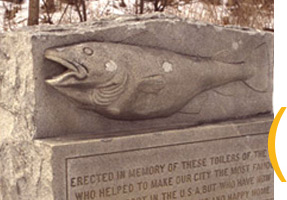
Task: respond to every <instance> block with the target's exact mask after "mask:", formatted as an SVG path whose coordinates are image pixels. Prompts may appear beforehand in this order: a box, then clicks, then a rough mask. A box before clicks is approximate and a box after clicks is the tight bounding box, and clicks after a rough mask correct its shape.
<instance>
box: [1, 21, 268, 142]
mask: <svg viewBox="0 0 287 200" xmlns="http://www.w3.org/2000/svg"><path fill="white" fill-rule="evenodd" d="M1 38H2V39H1V47H0V52H1V53H0V55H1V58H2V57H3V58H4V59H1V62H2V63H1V66H0V73H1V76H0V77H2V78H1V100H0V102H1V104H0V105H1V106H0V107H1V116H4V117H1V120H0V124H1V125H2V124H4V127H5V128H4V129H2V130H1V133H2V135H4V138H6V137H15V138H32V137H34V138H44V137H52V136H59V135H67V134H78V133H81V134H86V133H92V134H98V135H102V134H106V135H108V134H110V135H116V134H126V133H134V132H135V131H136V132H137V133H141V132H149V131H152V130H163V129H170V128H179V127H189V126H192V125H198V124H202V123H211V122H216V121H223V120H230V119H237V118H245V117H248V116H256V115H260V114H262V113H272V73H273V34H271V33H267V32H260V31H255V30H249V29H239V28H224V27H219V26H213V25H209V24H202V23H199V22H192V21H186V20H182V19H178V18H176V17H169V16H163V15H155V16H145V17H142V18H136V17H123V18H117V19H114V20H112V21H109V20H102V21H98V22H94V23H87V24H81V25H73V26H62V27H61V26H60V27H56V26H51V27H47V26H42V27H35V28H33V29H24V30H22V31H18V32H14V33H9V34H7V35H3V36H1ZM89 41H93V42H95V41H96V42H111V43H120V44H127V45H136V46H144V47H147V48H152V49H159V50H164V51H169V52H173V53H175V54H180V55H185V56H187V57H192V58H193V59H195V60H196V59H197V60H201V59H211V60H212V59H215V60H216V61H219V62H224V63H231V64H232V63H238V62H242V61H246V59H247V57H248V55H252V56H250V57H251V58H252V62H251V63H250V69H253V68H254V66H260V67H259V68H257V69H256V70H257V72H256V74H257V76H258V77H257V78H256V81H255V82H254V81H253V82H252V80H251V81H250V82H248V81H247V84H244V83H243V82H242V81H236V82H232V83H229V84H225V85H223V86H221V87H217V88H215V89H211V90H207V91H206V92H203V93H201V94H200V95H197V96H195V97H194V98H193V99H192V101H190V103H189V104H188V105H186V108H187V110H188V111H189V110H190V108H196V109H197V110H196V111H195V113H193V112H191V114H190V113H189V112H187V113H189V114H186V113H185V112H183V113H180V112H178V113H175V114H173V115H169V116H168V117H165V118H157V119H153V120H138V121H132V122H131V121H121V120H112V119H108V118H106V117H105V116H102V115H99V114H97V113H95V112H90V111H87V110H85V109H80V108H78V107H77V105H76V104H74V102H72V101H70V100H69V99H67V98H66V97H65V96H64V95H62V94H60V93H58V92H57V91H56V90H55V89H54V88H53V87H51V86H49V85H48V84H46V83H45V80H46V79H50V78H52V77H53V76H56V75H59V74H60V73H62V72H63V70H64V68H63V67H61V65H59V64H57V63H55V62H52V61H49V60H48V59H46V58H45V56H44V53H45V51H46V50H47V49H48V48H53V47H62V46H66V45H72V44H78V43H82V42H89ZM2 44H3V45H2ZM262 45H263V46H264V47H262ZM259 47H262V48H259ZM258 49H259V51H256V50H258ZM166 66H167V65H165V69H166V70H168V71H169V70H170V69H167V68H166ZM211 66H212V65H211ZM255 68H256V67H255ZM222 73H223V74H224V72H222ZM226 76H229V74H228V73H226ZM207 84H208V83H207ZM258 85H259V86H260V87H259V89H260V90H258V91H257V90H256V89H257V86H258ZM250 86H255V87H250ZM184 111H185V110H184ZM184 113H185V114H184ZM25 127H27V128H25ZM139 127H140V128H139ZM23 128H24V129H25V130H23V131H22V129H23ZM12 132H13V133H12ZM11 133H12V134H11Z"/></svg>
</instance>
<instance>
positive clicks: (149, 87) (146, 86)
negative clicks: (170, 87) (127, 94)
mask: <svg viewBox="0 0 287 200" xmlns="http://www.w3.org/2000/svg"><path fill="white" fill-rule="evenodd" d="M165 84H166V82H165V80H164V78H163V77H162V76H161V75H156V76H150V77H146V78H144V80H143V81H142V82H141V83H140V84H139V86H138V90H139V91H141V92H144V93H152V94H157V93H159V92H160V91H161V90H162V89H163V88H164V87H165Z"/></svg>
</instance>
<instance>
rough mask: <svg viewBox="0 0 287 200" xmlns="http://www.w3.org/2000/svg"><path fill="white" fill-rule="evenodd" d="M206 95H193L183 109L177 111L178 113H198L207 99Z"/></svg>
mask: <svg viewBox="0 0 287 200" xmlns="http://www.w3.org/2000/svg"><path fill="white" fill-rule="evenodd" d="M207 99H208V95H207V94H206V93H202V94H199V95H198V96H196V97H194V98H193V99H192V100H191V101H190V102H189V103H188V104H187V105H186V106H185V107H184V108H183V109H181V110H180V111H179V113H180V114H193V115H195V114H199V113H200V112H201V110H202V108H203V105H204V103H205V102H206V101H207Z"/></svg>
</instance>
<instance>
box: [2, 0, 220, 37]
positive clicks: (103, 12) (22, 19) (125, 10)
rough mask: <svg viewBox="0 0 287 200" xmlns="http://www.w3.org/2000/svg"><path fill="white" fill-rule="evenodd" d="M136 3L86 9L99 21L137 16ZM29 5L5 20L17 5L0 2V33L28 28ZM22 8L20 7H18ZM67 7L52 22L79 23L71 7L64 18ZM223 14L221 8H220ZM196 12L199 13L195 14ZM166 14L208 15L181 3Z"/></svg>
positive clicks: (106, 2) (111, 2) (108, 1)
mask: <svg viewBox="0 0 287 200" xmlns="http://www.w3.org/2000/svg"><path fill="white" fill-rule="evenodd" d="M135 2H136V0H125V3H126V7H122V6H120V3H121V0H88V1H86V7H87V15H88V20H95V19H99V18H101V17H105V16H107V15H111V14H115V15H124V14H125V15H126V14H135V13H136V8H135ZM28 3H29V0H26V1H25V2H24V4H22V5H21V10H19V11H18V12H17V13H16V17H15V18H14V19H12V20H7V19H6V20H5V18H4V13H5V8H9V9H12V7H15V6H16V5H14V6H13V5H12V4H11V3H8V2H3V1H2V2H1V1H0V17H1V18H0V19H1V20H0V32H3V31H9V30H13V29H15V28H18V27H22V26H26V24H27V18H28ZM55 4H56V6H57V7H58V8H59V7H60V1H59V0H55ZM41 5H43V2H42V0H41ZM17 6H18V7H20V6H19V5H17ZM66 7H67V4H62V5H61V10H58V11H56V12H55V13H52V14H51V18H52V22H53V23H54V24H58V23H59V21H60V19H61V18H62V19H61V22H60V23H72V22H78V21H79V16H78V13H77V12H76V10H75V7H72V6H69V7H68V8H67V11H66V14H65V15H64V16H63V17H62V15H63V12H64V10H65V8H66ZM218 9H219V11H218V12H221V11H220V10H221V8H218ZM195 10H196V11H197V12H195ZM152 11H153V4H152V3H150V4H145V13H146V12H152ZM165 12H166V13H169V14H174V15H178V16H181V17H187V18H196V19H202V18H203V17H205V15H206V9H205V8H204V5H203V4H202V3H200V2H198V3H194V4H185V3H184V2H181V3H179V4H178V6H177V7H176V8H170V7H168V8H166V10H165ZM45 19H47V14H46V13H45V12H44V10H43V9H41V14H40V23H44V21H45Z"/></svg>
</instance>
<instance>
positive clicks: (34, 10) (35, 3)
mask: <svg viewBox="0 0 287 200" xmlns="http://www.w3.org/2000/svg"><path fill="white" fill-rule="evenodd" d="M39 11H40V2H39V0H30V1H29V13H28V26H33V25H37V24H39Z"/></svg>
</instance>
